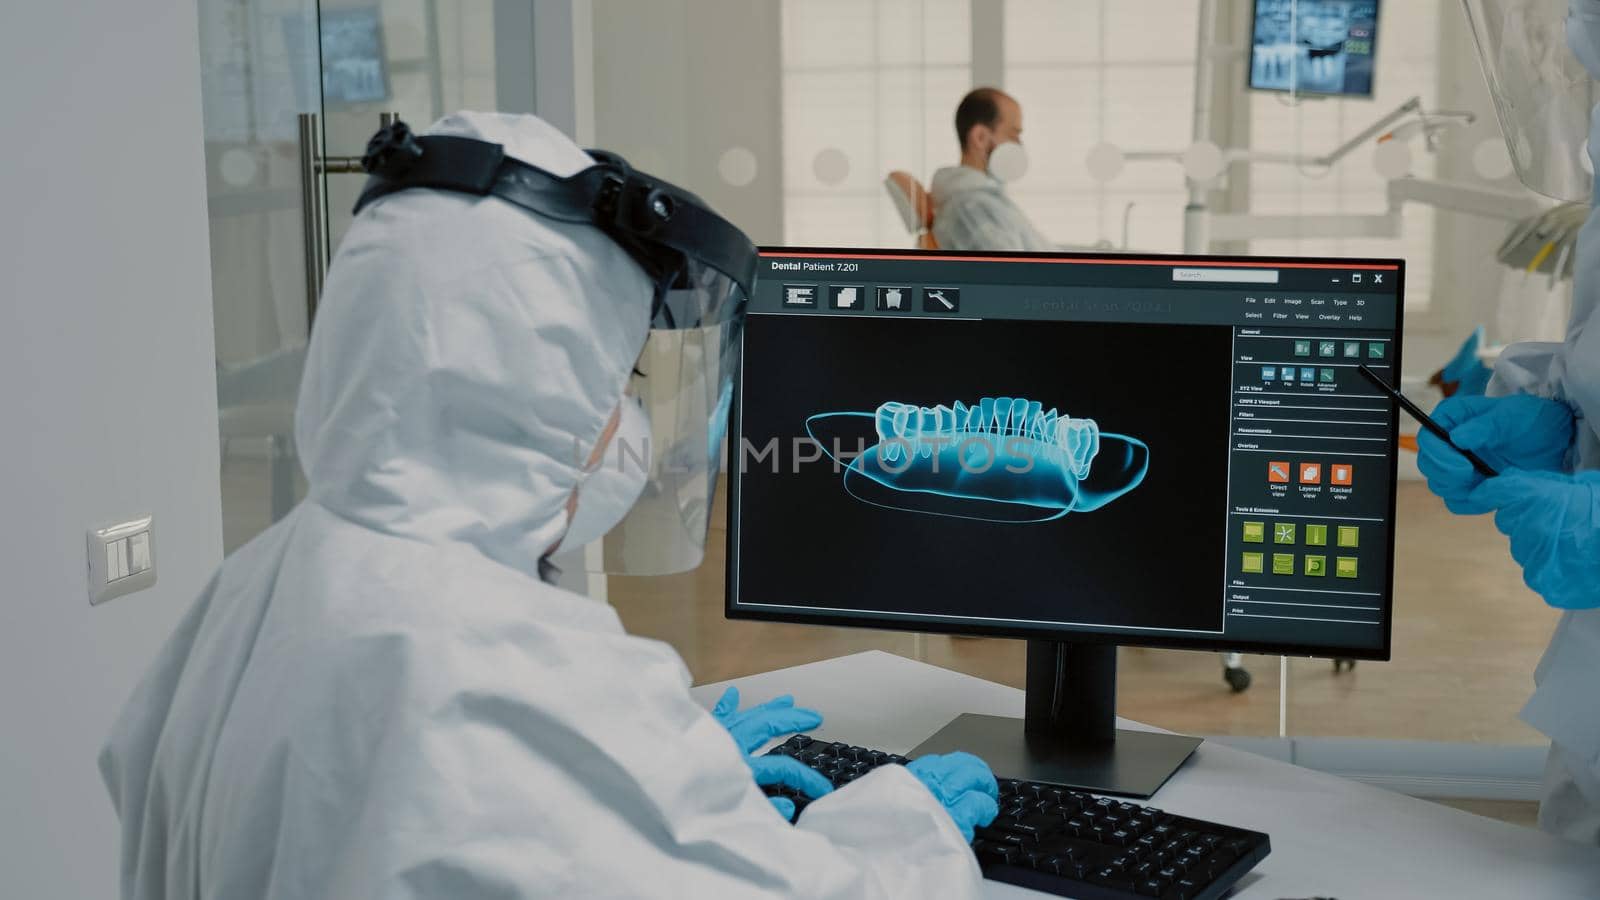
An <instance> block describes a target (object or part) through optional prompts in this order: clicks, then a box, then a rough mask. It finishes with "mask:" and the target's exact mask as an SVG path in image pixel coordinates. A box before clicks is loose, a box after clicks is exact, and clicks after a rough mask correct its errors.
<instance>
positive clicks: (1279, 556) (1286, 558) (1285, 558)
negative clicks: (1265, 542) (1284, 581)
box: [1272, 553, 1294, 575]
mask: <svg viewBox="0 0 1600 900" xmlns="http://www.w3.org/2000/svg"><path fill="white" fill-rule="evenodd" d="M1272 574H1274V575H1293V574H1294V554H1293V553H1274V554H1272Z"/></svg>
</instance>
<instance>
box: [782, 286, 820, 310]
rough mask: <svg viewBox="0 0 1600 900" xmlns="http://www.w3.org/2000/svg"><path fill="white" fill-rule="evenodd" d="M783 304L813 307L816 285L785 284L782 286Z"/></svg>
mask: <svg viewBox="0 0 1600 900" xmlns="http://www.w3.org/2000/svg"><path fill="white" fill-rule="evenodd" d="M783 305H784V306H806V307H810V308H813V309H815V308H816V305H817V286H816V285H814V284H786V285H784V286H783Z"/></svg>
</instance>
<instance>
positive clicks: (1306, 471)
mask: <svg viewBox="0 0 1600 900" xmlns="http://www.w3.org/2000/svg"><path fill="white" fill-rule="evenodd" d="M1300 483H1301V484H1321V483H1322V464H1321V463H1314V462H1310V463H1301V464H1300Z"/></svg>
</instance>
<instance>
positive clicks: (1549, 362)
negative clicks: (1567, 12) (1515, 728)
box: [1489, 0, 1600, 844]
mask: <svg viewBox="0 0 1600 900" xmlns="http://www.w3.org/2000/svg"><path fill="white" fill-rule="evenodd" d="M1568 39H1569V42H1570V43H1571V44H1572V49H1573V50H1574V51H1576V52H1577V55H1578V59H1579V61H1580V62H1582V63H1583V64H1584V66H1585V67H1586V68H1587V69H1588V70H1589V74H1590V75H1591V76H1593V77H1595V78H1597V79H1600V53H1596V52H1594V50H1593V48H1596V47H1600V0H1572V2H1571V18H1570V20H1569V22H1568ZM1589 135H1590V137H1589V153H1590V157H1591V159H1596V158H1600V152H1597V151H1600V118H1591V121H1590V132H1589ZM1576 252H1577V257H1576V264H1575V267H1574V271H1573V289H1572V318H1571V321H1570V324H1569V325H1568V328H1567V338H1566V340H1565V341H1564V342H1562V343H1542V342H1529V343H1522V344H1513V345H1511V346H1509V347H1507V348H1506V349H1505V351H1504V352H1503V353H1502V354H1501V357H1500V359H1499V361H1498V362H1497V363H1496V365H1495V373H1494V377H1493V378H1492V379H1491V381H1490V384H1489V393H1490V394H1491V395H1502V394H1510V393H1529V394H1536V395H1539V396H1542V397H1549V398H1552V399H1555V400H1561V401H1563V402H1565V403H1567V404H1569V405H1570V406H1571V407H1572V408H1573V410H1574V412H1575V413H1576V414H1577V417H1578V418H1577V429H1576V439H1575V442H1574V445H1573V448H1572V450H1571V453H1570V455H1569V458H1568V468H1569V469H1570V470H1582V469H1600V216H1596V215H1595V213H1594V212H1592V211H1591V213H1590V214H1589V220H1588V222H1587V223H1585V225H1584V227H1583V230H1582V231H1581V232H1579V235H1578V245H1577V251H1576ZM1534 680H1535V682H1536V683H1537V685H1538V687H1537V689H1536V690H1535V691H1534V695H1533V698H1532V699H1530V700H1529V701H1528V703H1527V705H1526V706H1525V707H1524V708H1523V710H1522V718H1523V720H1525V721H1526V722H1527V723H1528V724H1530V725H1532V726H1533V727H1535V728H1537V729H1539V731H1541V732H1542V733H1544V734H1545V735H1546V736H1548V737H1549V738H1550V741H1551V747H1550V757H1549V762H1548V763H1547V766H1546V771H1545V785H1544V798H1543V802H1542V803H1541V804H1540V809H1539V824H1540V827H1541V828H1543V829H1544V830H1546V831H1550V832H1552V833H1556V834H1561V835H1563V836H1565V837H1568V838H1570V839H1573V840H1577V841H1582V842H1584V843H1588V844H1600V701H1597V700H1596V690H1597V686H1600V609H1582V610H1572V611H1568V612H1566V613H1565V614H1563V615H1562V617H1561V623H1560V624H1559V625H1558V626H1557V627H1556V632H1555V635H1554V636H1553V637H1551V639H1550V647H1549V649H1547V650H1546V651H1545V654H1544V658H1543V659H1541V660H1540V662H1539V667H1538V669H1537V670H1536V671H1535V673H1534Z"/></svg>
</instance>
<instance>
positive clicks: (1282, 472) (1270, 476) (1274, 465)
mask: <svg viewBox="0 0 1600 900" xmlns="http://www.w3.org/2000/svg"><path fill="white" fill-rule="evenodd" d="M1267 481H1268V482H1270V483H1272V484H1288V483H1289V464H1288V463H1287V462H1278V461H1276V460H1274V461H1272V462H1269V463H1267Z"/></svg>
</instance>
